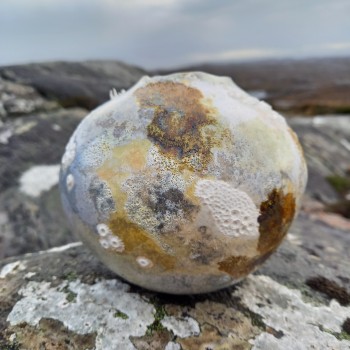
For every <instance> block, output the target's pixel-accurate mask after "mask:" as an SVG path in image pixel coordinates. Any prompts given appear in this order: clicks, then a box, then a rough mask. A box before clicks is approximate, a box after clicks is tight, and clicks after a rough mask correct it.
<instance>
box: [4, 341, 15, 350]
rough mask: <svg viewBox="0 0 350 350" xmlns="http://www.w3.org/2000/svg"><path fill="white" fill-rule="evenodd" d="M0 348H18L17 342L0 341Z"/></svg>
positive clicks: (8, 349) (7, 349) (6, 349)
mask: <svg viewBox="0 0 350 350" xmlns="http://www.w3.org/2000/svg"><path fill="white" fill-rule="evenodd" d="M0 349H1V350H19V349H20V348H19V344H18V343H17V342H16V341H14V342H11V343H7V342H6V343H3V342H1V341H0Z"/></svg>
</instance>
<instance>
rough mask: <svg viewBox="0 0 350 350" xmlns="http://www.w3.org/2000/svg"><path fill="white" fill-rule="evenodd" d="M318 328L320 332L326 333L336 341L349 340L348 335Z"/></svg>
mask: <svg viewBox="0 0 350 350" xmlns="http://www.w3.org/2000/svg"><path fill="white" fill-rule="evenodd" d="M318 328H319V329H320V331H322V332H325V333H328V334H331V335H333V336H334V337H336V338H337V339H338V340H350V334H349V333H347V332H345V331H342V332H340V333H337V332H334V331H332V330H330V329H328V328H324V327H323V326H321V325H319V326H318Z"/></svg>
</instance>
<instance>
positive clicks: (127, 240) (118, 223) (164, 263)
mask: <svg viewBox="0 0 350 350" xmlns="http://www.w3.org/2000/svg"><path fill="white" fill-rule="evenodd" d="M108 226H109V227H110V229H111V230H112V232H113V233H115V234H116V235H117V236H118V237H119V238H120V239H121V240H122V241H123V243H124V246H125V252H126V253H130V254H132V255H133V256H134V257H135V258H136V257H137V256H144V257H146V258H147V259H150V260H151V261H152V262H154V265H155V266H157V267H160V268H163V269H164V270H171V269H173V268H174V266H175V263H176V258H175V257H173V256H171V255H169V254H167V253H166V252H165V251H164V250H163V249H162V248H161V246H160V245H159V244H158V243H157V242H156V241H155V239H154V238H152V237H150V235H149V234H147V232H145V231H144V230H143V229H142V228H140V227H139V226H137V225H136V224H134V223H132V222H129V221H127V220H126V219H124V218H121V217H118V216H116V215H115V216H114V217H112V219H111V220H110V221H109V224H108Z"/></svg>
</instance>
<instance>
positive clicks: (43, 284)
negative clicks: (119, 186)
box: [0, 217, 350, 350]
mask: <svg viewBox="0 0 350 350" xmlns="http://www.w3.org/2000/svg"><path fill="white" fill-rule="evenodd" d="M308 225H312V227H313V230H312V231H311V233H310V236H311V237H310V239H312V238H315V237H312V236H313V232H317V236H318V244H319V245H322V244H323V243H325V242H324V241H323V240H324V239H327V236H326V235H327V234H329V232H330V231H329V230H327V231H325V232H327V233H325V235H323V234H322V226H320V225H319V224H317V223H316V222H310V221H309V220H308V218H306V217H305V218H299V220H298V222H297V223H296V224H295V225H294V227H293V229H292V233H291V234H290V235H289V239H287V240H286V242H285V243H284V244H283V245H282V247H281V248H280V249H279V251H278V252H277V253H276V254H275V255H274V256H273V257H272V259H271V260H270V261H269V262H268V263H267V264H266V265H265V266H264V267H263V268H262V269H261V270H260V271H259V274H255V275H251V276H249V277H248V278H247V279H246V280H244V281H243V282H242V283H240V284H239V285H237V286H235V287H232V288H229V289H226V290H222V291H220V292H217V293H212V294H206V295H196V296H171V295H164V294H158V293H152V292H149V291H146V290H143V289H141V288H138V287H136V286H132V285H129V284H128V283H126V282H125V281H122V280H120V279H118V278H117V277H116V276H115V275H114V274H113V273H112V272H110V271H109V270H107V269H106V268H105V267H104V266H103V265H102V264H101V263H100V262H99V261H97V260H96V258H95V257H94V256H92V255H91V253H90V252H89V251H88V250H87V249H86V248H85V247H84V246H82V245H81V243H80V242H76V243H71V244H69V245H66V246H62V247H58V248H53V249H50V250H48V251H45V252H40V253H35V254H27V255H24V256H22V257H20V258H11V259H7V260H5V261H3V262H2V263H1V266H2V268H1V269H0V310H1V311H0V334H1V337H0V345H1V346H0V348H1V349H96V350H97V349H104V350H106V349H166V350H174V349H176V350H179V349H183V350H192V349H221V350H222V349H251V348H252V349H312V348H313V349H349V348H350V335H349V334H348V333H347V330H346V324H347V322H349V321H347V320H348V318H349V317H350V307H349V303H350V296H349V294H347V289H346V288H344V287H342V286H341V285H340V284H339V283H338V282H335V281H331V279H330V277H331V276H334V278H335V280H337V281H341V280H342V279H343V280H344V281H345V282H346V280H347V279H348V277H349V273H348V271H349V262H348V261H349V259H346V258H347V256H346V254H345V253H344V252H342V251H341V249H342V247H341V245H342V244H345V243H346V241H347V239H348V238H347V237H346V235H344V236H343V237H346V238H345V240H344V241H343V242H341V239H338V241H339V246H335V247H334V249H333V253H332V252H328V253H327V252H325V254H324V261H323V262H321V261H320V259H319V258H317V255H318V254H317V253H316V252H315V251H313V252H312V254H310V253H309V252H307V253H306V252H305V247H307V245H308V243H307V242H303V243H301V232H302V231H304V230H306V229H307V227H308ZM318 225H319V227H318ZM338 233H341V231H338ZM343 233H344V234H345V232H343ZM333 234H335V232H333ZM344 249H345V248H344ZM344 251H345V250H344ZM335 252H336V254H335ZM344 254H345V255H344ZM339 255H342V256H343V258H344V259H345V260H343V262H341V261H337V256H339ZM334 259H335V260H334ZM332 262H334V263H332ZM323 263H324V264H325V265H323ZM287 266H289V269H288V268H287ZM324 266H327V267H324ZM332 266H335V267H334V270H332V269H333V268H332ZM279 271H283V273H279ZM346 273H348V274H347V275H346ZM336 274H337V275H338V277H335V276H336ZM318 275H322V278H323V284H327V283H329V284H330V285H329V286H328V287H330V286H331V287H330V289H331V290H332V288H333V294H331V293H328V297H329V296H332V297H335V298H337V299H338V300H335V299H330V298H328V297H327V290H324V289H322V286H321V287H320V290H321V291H322V292H324V293H326V294H322V293H319V292H317V291H314V290H313V289H311V288H309V287H308V286H307V284H306V283H308V284H309V285H311V286H312V287H313V288H315V286H317V283H316V284H315V283H314V285H312V284H311V283H310V281H311V280H312V278H314V282H315V281H316V280H315V278H317V277H315V276H318ZM312 276H314V277H312ZM320 278H321V277H319V281H321V282H322V279H320ZM324 281H326V282H324ZM305 282H306V283H305ZM321 282H320V283H321ZM347 283H348V282H347ZM321 284H322V283H321ZM316 289H317V288H316ZM328 289H329V288H328ZM337 292H338V294H337ZM348 299H349V300H348Z"/></svg>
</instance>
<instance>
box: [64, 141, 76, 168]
mask: <svg viewBox="0 0 350 350" xmlns="http://www.w3.org/2000/svg"><path fill="white" fill-rule="evenodd" d="M73 136H74V135H73ZM73 136H72V137H71V138H70V140H69V142H68V144H67V146H66V151H65V152H64V154H63V157H62V160H61V164H62V169H63V170H64V171H66V170H67V168H68V167H69V166H70V165H71V164H72V162H73V160H74V158H75V153H76V143H75V141H74V139H73Z"/></svg>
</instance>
